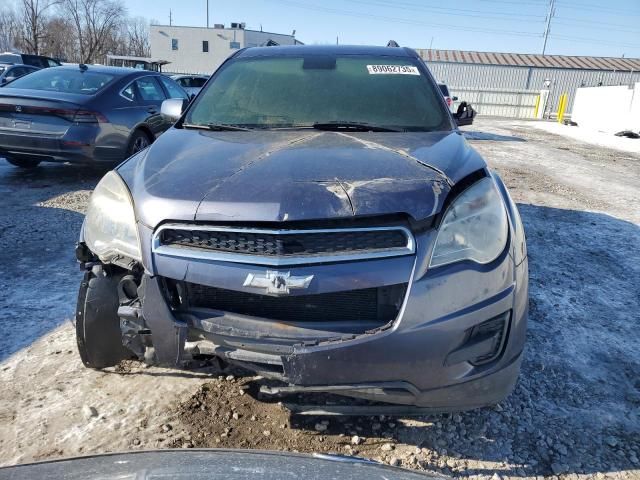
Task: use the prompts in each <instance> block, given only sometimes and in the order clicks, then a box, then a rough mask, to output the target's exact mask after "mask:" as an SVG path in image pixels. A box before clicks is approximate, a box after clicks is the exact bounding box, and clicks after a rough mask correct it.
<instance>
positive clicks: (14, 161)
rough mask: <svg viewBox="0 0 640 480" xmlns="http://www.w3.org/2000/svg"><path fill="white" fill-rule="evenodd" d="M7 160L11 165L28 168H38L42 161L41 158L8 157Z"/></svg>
mask: <svg viewBox="0 0 640 480" xmlns="http://www.w3.org/2000/svg"><path fill="white" fill-rule="evenodd" d="M6 160H7V162H9V163H10V164H11V165H15V166H16V167H20V168H27V169H31V168H36V167H37V166H38V165H40V162H41V160H30V159H26V158H7V159H6Z"/></svg>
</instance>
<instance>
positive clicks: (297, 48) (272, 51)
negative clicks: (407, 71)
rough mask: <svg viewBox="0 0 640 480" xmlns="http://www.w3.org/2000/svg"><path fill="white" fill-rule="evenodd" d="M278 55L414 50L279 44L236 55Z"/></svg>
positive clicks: (405, 54)
mask: <svg viewBox="0 0 640 480" xmlns="http://www.w3.org/2000/svg"><path fill="white" fill-rule="evenodd" d="M280 55H373V56H378V55H379V56H389V57H415V56H416V53H415V51H413V50H411V49H410V48H403V47H380V46H366V45H280V46H277V47H276V46H274V47H251V48H247V49H244V50H241V51H240V52H239V53H238V57H258V56H280Z"/></svg>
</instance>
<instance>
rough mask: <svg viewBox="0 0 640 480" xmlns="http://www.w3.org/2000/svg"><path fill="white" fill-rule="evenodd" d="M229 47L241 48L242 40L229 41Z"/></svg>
mask: <svg viewBox="0 0 640 480" xmlns="http://www.w3.org/2000/svg"><path fill="white" fill-rule="evenodd" d="M229 48H234V49H236V50H237V49H238V48H240V42H229Z"/></svg>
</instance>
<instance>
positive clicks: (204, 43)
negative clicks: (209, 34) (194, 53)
mask: <svg viewBox="0 0 640 480" xmlns="http://www.w3.org/2000/svg"><path fill="white" fill-rule="evenodd" d="M202 52H203V53H208V52H209V41H208V40H203V41H202Z"/></svg>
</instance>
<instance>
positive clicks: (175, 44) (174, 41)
mask: <svg viewBox="0 0 640 480" xmlns="http://www.w3.org/2000/svg"><path fill="white" fill-rule="evenodd" d="M171 50H178V39H177V38H172V39H171Z"/></svg>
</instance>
